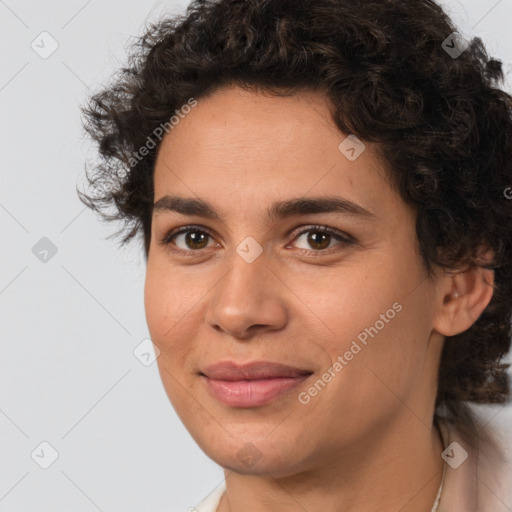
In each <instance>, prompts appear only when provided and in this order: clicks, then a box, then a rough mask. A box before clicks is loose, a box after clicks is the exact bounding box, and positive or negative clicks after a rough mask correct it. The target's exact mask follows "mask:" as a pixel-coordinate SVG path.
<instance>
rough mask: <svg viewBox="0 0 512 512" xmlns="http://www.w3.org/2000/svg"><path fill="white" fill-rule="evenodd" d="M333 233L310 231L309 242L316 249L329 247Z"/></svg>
mask: <svg viewBox="0 0 512 512" xmlns="http://www.w3.org/2000/svg"><path fill="white" fill-rule="evenodd" d="M330 241H331V235H330V234H329V233H321V232H319V231H310V232H309V236H308V243H309V244H310V245H311V246H312V247H313V248H314V249H327V247H329V242H330Z"/></svg>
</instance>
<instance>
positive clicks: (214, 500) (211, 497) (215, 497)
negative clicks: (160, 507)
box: [183, 480, 226, 512]
mask: <svg viewBox="0 0 512 512" xmlns="http://www.w3.org/2000/svg"><path fill="white" fill-rule="evenodd" d="M225 490H226V481H225V480H223V481H222V483H220V484H219V485H218V486H217V487H216V488H215V489H214V490H213V491H212V492H211V493H210V494H208V496H206V497H205V498H203V500H202V501H200V502H199V503H198V504H197V505H196V506H195V507H189V508H188V509H187V510H186V511H183V512H216V510H217V507H218V505H219V503H220V499H221V497H222V495H223V494H224V491H225Z"/></svg>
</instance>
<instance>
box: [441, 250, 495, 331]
mask: <svg viewBox="0 0 512 512" xmlns="http://www.w3.org/2000/svg"><path fill="white" fill-rule="evenodd" d="M481 252H482V251H481ZM493 256H494V253H493V252H492V251H491V250H487V251H486V252H485V253H483V254H482V255H481V256H480V258H481V259H483V260H484V262H485V263H489V262H491V261H492V258H493ZM438 290H439V305H438V312H437V314H436V316H435V318H434V324H433V328H434V330H436V331H437V332H439V333H440V334H443V335H444V336H454V335H456V334H460V333H461V332H464V331H466V330H467V329H469V328H470V327H471V326H472V325H473V324H474V323H475V322H476V321H477V320H478V318H479V316H480V315H481V314H482V312H483V311H484V309H485V308H486V307H487V305H488V304H489V302H490V301H491V298H492V295H493V292H494V270H490V269H486V268H482V267H479V266H473V267H471V268H468V269H466V270H463V271H459V272H456V273H453V272H452V273H450V274H446V275H445V276H444V277H442V278H441V280H440V285H439V289H438Z"/></svg>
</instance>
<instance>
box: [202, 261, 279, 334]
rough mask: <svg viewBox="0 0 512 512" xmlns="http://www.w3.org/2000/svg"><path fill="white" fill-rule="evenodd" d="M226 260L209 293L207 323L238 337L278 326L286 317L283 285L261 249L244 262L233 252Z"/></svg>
mask: <svg viewBox="0 0 512 512" xmlns="http://www.w3.org/2000/svg"><path fill="white" fill-rule="evenodd" d="M230 263H231V267H230V270H229V271H227V273H226V274H225V276H224V277H223V278H222V279H221V280H220V282H219V283H218V284H217V286H216V287H215V289H214V290H213V292H212V294H211V295H210V303H209V304H208V308H207V312H206V322H207V323H208V325H209V326H210V327H212V328H214V329H216V330H218V331H222V332H223V333H225V334H228V335H230V336H233V337H236V338H239V339H250V338H252V337H253V336H260V335H261V333H262V332H264V331H273V330H280V329H282V328H283V327H284V326H285V325H286V322H287V317H288V308H287V307H286V290H287V288H286V285H285V284H284V283H283V281H281V280H280V279H279V276H278V275H276V271H275V270H274V269H271V268H270V267H269V266H268V261H267V258H266V255H265V253H262V254H260V255H259V256H258V257H257V258H256V259H255V260H254V261H252V262H248V261H246V260H245V259H244V258H243V257H241V256H240V255H239V254H238V253H236V252H234V254H233V257H232V259H231V261H230Z"/></svg>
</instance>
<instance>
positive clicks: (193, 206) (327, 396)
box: [80, 0, 512, 512]
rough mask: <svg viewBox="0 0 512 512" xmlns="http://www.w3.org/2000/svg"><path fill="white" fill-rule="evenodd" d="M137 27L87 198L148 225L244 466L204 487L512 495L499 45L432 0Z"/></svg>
mask: <svg viewBox="0 0 512 512" xmlns="http://www.w3.org/2000/svg"><path fill="white" fill-rule="evenodd" d="M139 43H140V44H139V45H138V46H137V47H136V51H135V52H134V53H133V54H132V58H131V60H130V65H129V66H128V67H127V68H123V70H122V72H121V73H120V75H119V76H118V77H117V80H116V81H115V82H114V83H113V84H111V85H109V86H108V87H107V88H106V89H105V90H104V91H101V92H99V93H98V94H96V95H95V96H94V97H93V98H92V99H91V101H90V102H89V104H88V106H87V107H86V108H84V113H85V115H86V123H85V126H86V129H87V131H88V132H89V134H90V135H91V136H92V137H93V138H94V139H95V140H96V141H97V142H98V144H99V149H100V153H101V155H102V156H103V163H102V165H100V166H98V167H95V168H92V169H90V172H89V174H88V178H89V183H90V185H91V187H92V189H93V191H92V192H91V193H90V194H85V193H82V192H80V197H81V199H82V200H83V201H84V203H85V204H87V205H88V206H90V207H91V208H93V209H95V210H96V211H98V212H100V213H101V214H102V216H103V218H105V219H108V220H112V219H121V220H124V221H125V222H126V228H127V229H126V230H125V232H124V238H123V243H124V242H127V241H129V240H131V239H133V238H134V237H135V236H136V235H138V234H141V235H142V237H143V241H144V250H145V256H146V263H147V274H146V283H145V310H146V319H147V323H148V328H149V331H150V334H151V338H152V341H153V343H154V344H155V346H156V347H158V350H159V354H160V355H159V357H158V359H157V361H158V367H159V372H160V376H161V378H162V382H163V385H164V388H165V390H166V392H167V394H168V396H169V399H170V401H171V403H172V405H173V407H174V408H175V410H176V412H177V414H178V415H179V417H180V418H181V420H182V421H183V423H184V425H185V426H186V428H187V429H188V431H189V432H190V434H191V435H192V437H193V438H194V440H195V441H196V442H197V443H198V445H199V446H200V447H201V449H202V450H203V451H204V452H205V453H206V454H207V455H208V456H209V457H210V458H211V459H213V460H214V461H215V462H216V463H218V464H219V465H220V466H222V467H223V468H224V473H225V482H223V483H222V485H221V486H219V487H218V488H217V489H216V490H215V491H214V492H213V493H212V494H211V495H210V496H208V497H207V498H206V499H205V500H203V501H202V502H201V503H199V504H198V505H197V506H196V507H195V509H196V510H199V511H217V512H227V511H230V512H241V511H244V512H259V511H264V510H265V511H269V510H272V511H273V510H276V511H277V510H279V511H283V510H284V511H290V512H292V511H299V510H300V511H303V510H307V511H310V512H313V511H324V510H329V511H344V512H347V511H370V510H372V511H373V510H375V511H377V510H378V511H398V510H400V511H402V512H406V511H415V512H423V511H425V512H430V511H445V512H457V511H461V512H462V511H464V512H466V511H470V510H474V511H478V512H481V511H492V512H496V511H500V510H503V511H505V510H510V509H511V508H512V499H511V496H510V487H511V482H512V470H511V467H510V461H509V460H507V459H506V458H505V457H503V456H502V455H503V454H502V451H503V446H504V445H502V444H500V443H501V442H502V441H500V440H499V439H492V437H493V435H492V431H491V429H489V428H486V425H485V424H482V423H481V422H480V421H479V419H478V417H477V416H476V415H475V413H474V412H473V410H472V409H471V407H470V406H471V403H483V404H485V403H488V404H503V403H505V402H507V401H508V400H509V398H510V384H509V380H508V377H507V373H506V368H507V366H506V365H505V364H503V362H502V358H503V357H504V356H505V355H506V354H507V352H508V351H509V349H510V343H511V326H510V315H511V312H512V301H511V297H512V237H511V236H510V226H511V221H512V201H511V200H510V197H509V196H510V194H509V193H507V191H510V190H511V189H510V186H511V184H512V159H511V158H510V157H511V155H512V119H511V112H512V98H511V97H510V96H509V95H508V94H506V93H505V92H504V91H503V90H501V89H500V88H499V87H498V85H499V82H500V80H502V79H503V73H502V67H501V63H500V62H499V61H496V60H494V59H489V58H488V56H487V54H486V52H485V48H484V47H483V44H482V42H481V41H480V40H479V39H474V40H473V41H471V42H466V41H465V40H463V39H462V37H461V36H459V35H458V34H457V33H456V30H455V27H454V26H453V25H452V23H451V21H450V20H449V19H448V18H447V17H446V15H445V14H444V13H443V11H442V10H441V8H440V7H439V6H438V5H436V4H435V3H434V2H433V1H430V0H418V1H417V2H405V1H403V0H387V1H382V0H380V1H368V2H363V3H361V4H356V3H354V2H351V1H349V0H300V1H297V0H293V1H291V0H250V1H248V0H243V1H242V0H220V1H215V2H213V1H207V0H201V1H199V0H198V1H196V2H193V3H192V4H191V5H190V7H189V9H188V11H187V14H186V16H184V17H182V18H172V19H166V20H162V21H161V22H159V23H156V24H154V25H152V26H151V27H149V29H148V30H147V32H146V34H145V35H144V36H143V37H142V38H141V40H140V41H139ZM105 184H107V187H106V188H105ZM112 205H113V206H114V207H115V209H116V210H115V211H114V213H106V211H105V209H106V208H108V207H110V206H112Z"/></svg>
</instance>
